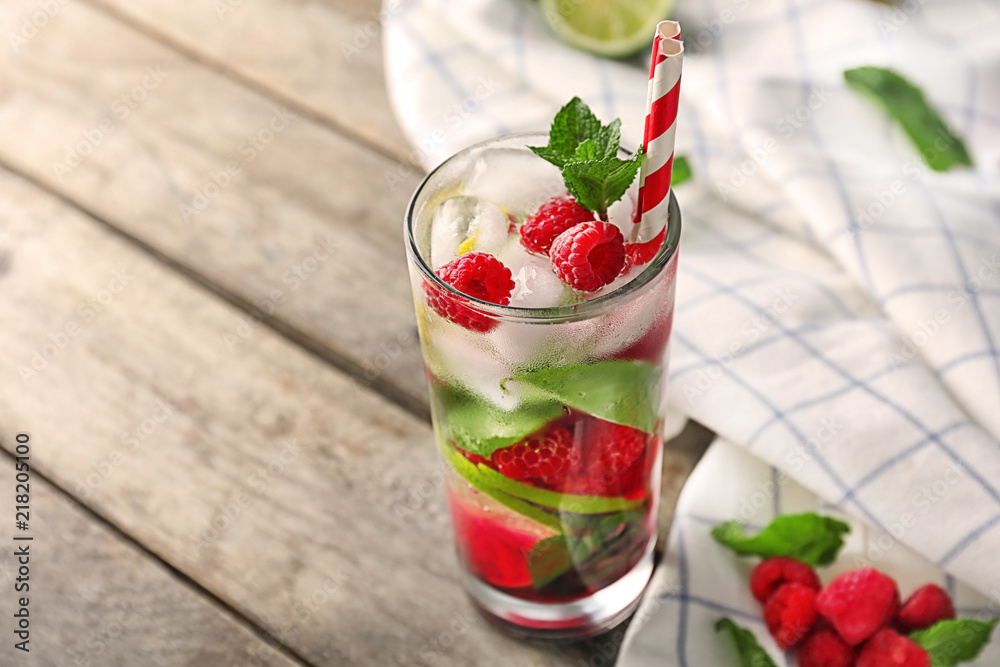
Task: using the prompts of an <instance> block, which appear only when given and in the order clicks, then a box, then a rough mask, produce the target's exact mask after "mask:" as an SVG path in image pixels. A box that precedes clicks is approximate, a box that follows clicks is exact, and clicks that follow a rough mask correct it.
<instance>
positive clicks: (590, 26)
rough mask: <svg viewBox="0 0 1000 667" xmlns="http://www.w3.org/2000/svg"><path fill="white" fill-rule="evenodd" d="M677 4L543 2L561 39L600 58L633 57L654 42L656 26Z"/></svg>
mask: <svg viewBox="0 0 1000 667" xmlns="http://www.w3.org/2000/svg"><path fill="white" fill-rule="evenodd" d="M673 6H674V0H542V2H541V7H542V13H543V14H544V15H545V20H546V21H548V23H549V27H551V28H552V31H553V32H555V33H556V35H558V36H559V38H560V39H562V40H563V41H565V42H566V43H568V44H571V45H573V46H575V47H577V48H580V49H583V50H584V51H589V52H590V53H596V54H597V55H599V56H609V57H612V58H617V57H621V56H628V55H632V54H633V53H635V52H636V51H638V50H639V49H641V48H643V47H644V46H648V45H649V44H651V43H652V42H653V32H654V31H655V29H656V24H657V23H659V22H660V21H662V20H663V19H665V18H666V17H667V14H668V13H669V12H670V10H671V9H673Z"/></svg>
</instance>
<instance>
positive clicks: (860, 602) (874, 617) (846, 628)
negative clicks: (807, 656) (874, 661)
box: [816, 568, 899, 646]
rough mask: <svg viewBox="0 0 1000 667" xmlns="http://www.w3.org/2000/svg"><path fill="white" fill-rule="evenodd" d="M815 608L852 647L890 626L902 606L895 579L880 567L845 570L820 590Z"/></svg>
mask: <svg viewBox="0 0 1000 667" xmlns="http://www.w3.org/2000/svg"><path fill="white" fill-rule="evenodd" d="M816 608H817V609H818V610H819V613H820V614H822V615H823V617H824V618H826V619H827V620H828V621H830V623H831V624H832V625H833V627H834V628H835V629H836V630H837V632H838V633H839V634H840V636H841V638H842V639H843V640H844V641H845V642H847V643H848V644H849V645H850V646H857V645H858V644H860V643H861V642H863V641H864V640H866V639H868V638H869V637H871V636H872V635H873V634H875V631H876V630H878V629H879V628H881V627H883V626H885V625H888V624H889V623H890V622H892V620H893V618H895V616H896V611H897V610H898V609H899V590H898V589H897V588H896V582H895V581H893V580H892V579H890V578H889V577H887V576H886V575H884V574H882V573H881V572H879V571H878V570H874V569H871V568H863V569H860V570H854V571H852V572H846V573H844V574H842V575H840V576H839V577H837V578H836V579H834V580H833V581H831V582H830V583H829V584H828V585H827V587H826V588H824V589H823V590H822V591H820V593H819V595H818V596H817V597H816Z"/></svg>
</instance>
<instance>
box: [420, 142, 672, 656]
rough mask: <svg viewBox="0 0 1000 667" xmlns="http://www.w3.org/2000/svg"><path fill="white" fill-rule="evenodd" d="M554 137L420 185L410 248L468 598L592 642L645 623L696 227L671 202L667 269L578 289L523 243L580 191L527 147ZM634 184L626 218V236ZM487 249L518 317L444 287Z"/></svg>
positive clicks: (531, 632) (493, 154)
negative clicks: (686, 248)
mask: <svg viewBox="0 0 1000 667" xmlns="http://www.w3.org/2000/svg"><path fill="white" fill-rule="evenodd" d="M546 142H547V137H546V135H544V134H526V135H515V136H510V137H505V138H501V139H497V140H493V141H489V142H485V143H482V144H478V145H476V146H473V147H470V148H468V149H465V150H463V151H461V152H460V153H458V154H456V155H455V156H453V157H451V158H450V159H449V160H447V161H446V162H445V163H444V164H442V165H441V166H440V167H439V168H438V169H436V170H435V171H434V172H433V173H431V174H430V175H428V176H427V178H426V179H425V180H424V181H423V183H421V185H420V186H419V187H418V188H417V191H416V193H415V194H414V196H413V199H412V201H411V203H410V206H409V208H408V210H407V213H406V245H407V254H408V259H409V268H410V277H411V281H412V286H413V295H414V300H415V303H416V309H417V314H418V323H419V328H420V339H421V346H422V351H423V355H424V361H425V365H426V370H427V378H428V385H429V388H430V398H431V408H432V415H433V423H434V432H435V435H436V439H437V444H438V447H439V448H440V450H441V453H442V455H443V459H444V466H445V479H446V491H447V495H448V501H449V507H450V509H451V517H452V524H453V528H454V534H455V542H456V548H457V552H458V560H459V566H460V569H461V574H462V578H463V581H464V584H465V587H466V590H467V591H468V593H469V594H470V596H471V598H472V599H473V601H474V602H475V603H477V604H478V605H479V607H480V608H482V609H483V610H485V611H486V612H488V614H489V615H491V616H492V617H493V618H494V619H495V620H498V621H500V622H501V624H502V625H505V626H507V627H508V629H510V630H512V631H514V632H515V633H520V634H523V635H527V636H536V637H553V638H555V637H580V636H586V635H592V634H596V633H598V632H601V631H602V630H605V629H607V628H609V627H611V626H613V625H615V624H617V623H618V622H619V621H621V620H622V619H624V618H625V617H626V616H627V615H628V614H629V613H631V611H632V610H633V609H634V608H635V606H636V604H637V603H638V600H639V597H640V595H641V594H642V591H643V589H644V588H645V586H646V584H647V582H648V581H649V577H650V575H651V573H652V568H653V563H652V558H653V548H654V544H655V541H656V512H657V505H658V499H659V489H660V468H661V460H662V425H663V417H664V410H665V403H664V397H665V382H666V371H667V359H668V342H669V339H670V330H671V324H672V321H673V306H674V282H675V275H676V268H677V245H678V240H679V237H680V229H681V219H680V212H679V210H678V208H677V205H676V201H674V200H673V195H671V202H670V208H669V223H668V224H667V232H666V238H665V241H664V243H663V245H662V247H660V249H659V251H658V253H657V254H656V255H655V257H654V258H653V259H652V260H651V261H649V262H648V263H645V264H643V265H641V266H636V267H632V268H631V270H623V274H624V275H622V276H621V277H620V278H618V279H617V280H615V281H614V282H612V283H611V284H610V285H608V286H606V287H605V288H603V289H602V290H600V291H598V292H596V293H593V294H587V295H583V294H579V293H576V292H574V291H573V290H571V289H569V288H568V287H567V286H566V285H564V284H562V282H561V281H560V280H559V278H558V277H557V276H556V275H555V274H554V273H553V272H552V269H551V266H550V265H549V264H548V259H547V258H546V257H544V256H539V255H533V254H531V253H528V252H527V251H526V250H525V249H524V248H523V247H521V245H520V243H519V234H518V231H517V230H518V225H519V224H520V223H522V222H523V220H524V218H525V217H526V216H528V215H530V214H531V213H533V212H534V211H535V210H537V208H538V206H540V205H541V204H542V203H544V202H545V201H547V200H548V199H550V198H551V197H553V196H559V195H563V196H565V195H566V194H567V193H566V190H565V186H564V185H563V182H562V178H561V176H560V174H559V171H558V169H556V168H555V167H553V166H552V165H550V164H548V163H547V162H545V161H544V160H542V159H541V158H538V157H537V156H535V155H534V154H532V153H531V152H530V151H529V150H528V149H527V146H529V145H533V146H543V145H545V144H546ZM635 188H636V186H635V185H633V188H632V190H630V191H629V193H627V194H626V196H625V198H624V199H623V200H622V201H621V202H619V203H618V204H615V205H614V206H612V207H611V209H610V210H609V214H610V218H611V222H612V223H617V224H618V225H619V226H620V227H621V228H622V229H623V231H624V232H625V238H628V237H629V230H630V225H631V224H632V220H631V218H632V212H633V209H634V206H635V199H636V192H635ZM647 222H648V221H644V223H643V224H647ZM655 222H656V221H654V223H655ZM664 222H665V221H662V220H661V221H659V225H660V226H662V225H663V223H664ZM652 233H653V232H647V233H646V236H647V237H648V236H649V235H650V234H652ZM470 250H475V251H479V252H488V253H489V254H492V255H494V256H495V257H497V258H498V259H500V260H501V261H502V262H503V264H504V265H505V266H506V267H507V268H509V269H510V270H511V272H512V278H513V280H514V283H515V288H514V290H513V291H512V294H511V297H510V303H509V304H508V305H506V306H499V305H495V304H492V303H487V302H485V301H480V300H477V299H474V298H471V297H467V296H463V295H462V294H461V293H460V292H458V291H457V290H455V289H454V288H452V287H451V286H450V285H448V284H446V283H445V282H443V281H442V280H441V279H440V278H439V277H438V276H437V275H436V273H435V270H436V269H438V268H439V267H440V266H441V265H442V264H444V263H445V262H447V261H448V260H450V259H453V258H454V257H455V256H456V255H457V254H461V253H463V252H468V251H470ZM626 269H628V267H626ZM441 299H447V300H448V302H449V303H450V304H451V309H452V310H451V311H450V312H451V316H450V317H444V316H442V309H441V308H440V307H438V308H435V307H434V306H435V300H438V302H439V303H440V300H441Z"/></svg>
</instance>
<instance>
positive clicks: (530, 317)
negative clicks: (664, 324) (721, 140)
mask: <svg viewBox="0 0 1000 667" xmlns="http://www.w3.org/2000/svg"><path fill="white" fill-rule="evenodd" d="M536 138H537V139H542V140H543V142H544V141H546V140H547V139H548V135H547V134H546V133H544V132H519V133H515V134H507V135H504V136H501V137H496V138H493V139H487V140H486V141H480V142H478V143H475V144H472V145H470V146H467V147H465V148H463V149H462V150H460V151H458V152H457V153H455V154H453V155H452V156H450V157H449V158H448V159H446V160H444V161H443V162H441V164H439V165H438V166H436V167H435V168H434V169H432V170H431V171H430V172H429V173H428V174H427V175H426V176H425V177H424V179H423V180H422V181H421V182H420V185H418V186H417V189H416V190H414V192H413V196H412V197H410V202H409V204H407V206H406V214H405V217H404V225H405V227H406V253H407V255H409V257H410V259H411V261H412V262H413V264H414V266H416V267H417V269H418V270H419V271H420V274H421V275H422V277H423V278H424V279H425V280H428V281H429V282H431V283H432V284H434V285H436V286H437V287H438V288H439V289H443V290H444V291H446V292H448V293H451V294H453V295H456V296H458V297H460V298H461V299H463V300H464V301H465V302H466V305H471V306H473V307H474V308H475V309H476V310H479V311H482V312H484V313H486V314H489V315H493V316H495V317H498V318H502V319H505V320H520V321H531V322H537V321H545V320H548V321H566V320H577V319H583V318H585V317H591V316H593V315H596V314H599V313H603V312H605V311H607V310H610V309H612V308H614V307H615V306H616V305H617V304H618V303H619V302H621V301H624V300H625V299H626V298H627V297H628V296H630V295H633V294H635V293H637V292H638V291H640V290H641V289H642V288H643V287H645V286H646V285H648V284H649V283H650V282H651V281H652V280H653V278H655V277H656V276H658V275H659V274H660V273H661V272H662V271H663V270H664V269H665V268H666V266H667V264H669V263H670V260H671V259H672V258H673V256H674V255H675V254H676V253H677V249H678V246H679V244H680V236H681V215H680V207H679V206H678V205H677V198H676V197H674V190H673V188H671V189H670V193H669V197H670V201H669V203H668V205H667V233H666V235H665V237H664V239H663V245H661V246H660V249H659V251H658V252H657V253H656V255H655V256H654V257H653V259H652V260H651V261H650V262H649V263H648V264H647V265H646V268H644V269H643V270H642V271H641V272H640V273H639V275H637V276H636V277H635V278H633V279H632V280H630V281H629V282H627V283H626V284H624V285H622V286H621V287H619V288H617V289H615V290H614V291H612V292H609V293H608V294H603V295H601V296H599V297H597V298H596V299H590V300H588V301H583V302H580V303H571V304H566V305H562V306H554V307H551V308H522V307H517V306H501V305H499V304H495V303H490V302H489V301H483V300H481V299H477V298H476V297H473V296H469V295H468V294H464V293H462V292H460V291H458V290H456V289H455V288H454V287H452V286H451V285H449V284H448V283H446V282H444V281H443V280H441V278H439V277H438V275H437V274H436V273H434V271H433V270H432V269H431V267H430V265H428V264H427V262H426V261H425V260H424V258H423V257H422V256H421V254H420V251H419V249H418V248H417V241H416V237H415V235H414V229H413V227H414V222H415V220H414V218H415V214H416V213H417V211H416V207H417V200H418V199H420V195H421V194H423V192H424V190H425V189H426V188H427V186H428V185H429V184H430V183H431V182H432V180H433V179H434V177H435V176H436V175H437V174H438V172H440V171H441V170H443V169H444V168H445V167H446V166H448V165H449V164H451V163H452V162H453V161H455V160H458V159H460V158H462V157H463V156H465V155H467V154H468V153H471V152H473V151H476V150H481V149H484V148H488V147H490V146H491V145H493V144H499V143H503V142H509V141H511V140H523V141H524V142H525V143H524V144H523V145H525V146H527V145H528V144H527V143H526V142H528V141H530V140H533V139H536ZM622 150H625V149H624V148H623V149H622ZM626 152H628V151H626ZM539 159H541V158H539Z"/></svg>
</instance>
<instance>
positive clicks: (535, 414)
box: [431, 385, 563, 458]
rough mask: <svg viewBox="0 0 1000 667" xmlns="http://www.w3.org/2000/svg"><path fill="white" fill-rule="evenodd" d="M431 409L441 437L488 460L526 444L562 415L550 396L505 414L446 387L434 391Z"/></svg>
mask: <svg viewBox="0 0 1000 667" xmlns="http://www.w3.org/2000/svg"><path fill="white" fill-rule="evenodd" d="M431 406H432V408H433V410H434V411H435V413H436V414H437V415H438V416H439V417H440V419H439V420H438V421H439V422H440V424H441V428H442V429H443V431H444V432H443V433H441V437H442V438H443V439H444V440H445V441H446V442H453V443H454V444H455V445H457V446H458V447H460V448H462V449H464V450H465V451H467V452H469V453H471V454H479V455H480V456H483V457H485V458H489V457H490V455H492V454H493V452H495V451H496V450H498V449H501V448H503V447H507V446H508V445H512V444H514V443H515V442H518V441H520V440H523V439H524V438H525V437H527V436H528V435H531V434H532V433H534V432H535V431H537V430H538V429H540V428H541V427H543V426H545V425H546V424H547V423H549V422H550V421H551V420H552V419H554V418H556V417H558V416H559V415H560V414H562V413H563V406H562V405H560V404H559V402H558V401H555V400H553V399H552V398H551V397H548V396H536V397H530V396H528V397H525V398H524V400H522V401H520V402H519V403H518V406H517V408H516V409H514V410H511V411H505V410H501V409H500V408H498V407H497V406H496V405H494V404H493V403H491V402H489V401H487V400H485V399H482V398H480V397H478V396H476V395H474V394H472V393H470V392H467V391H463V390H458V389H454V388H452V387H449V386H446V385H435V386H432V388H431Z"/></svg>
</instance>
